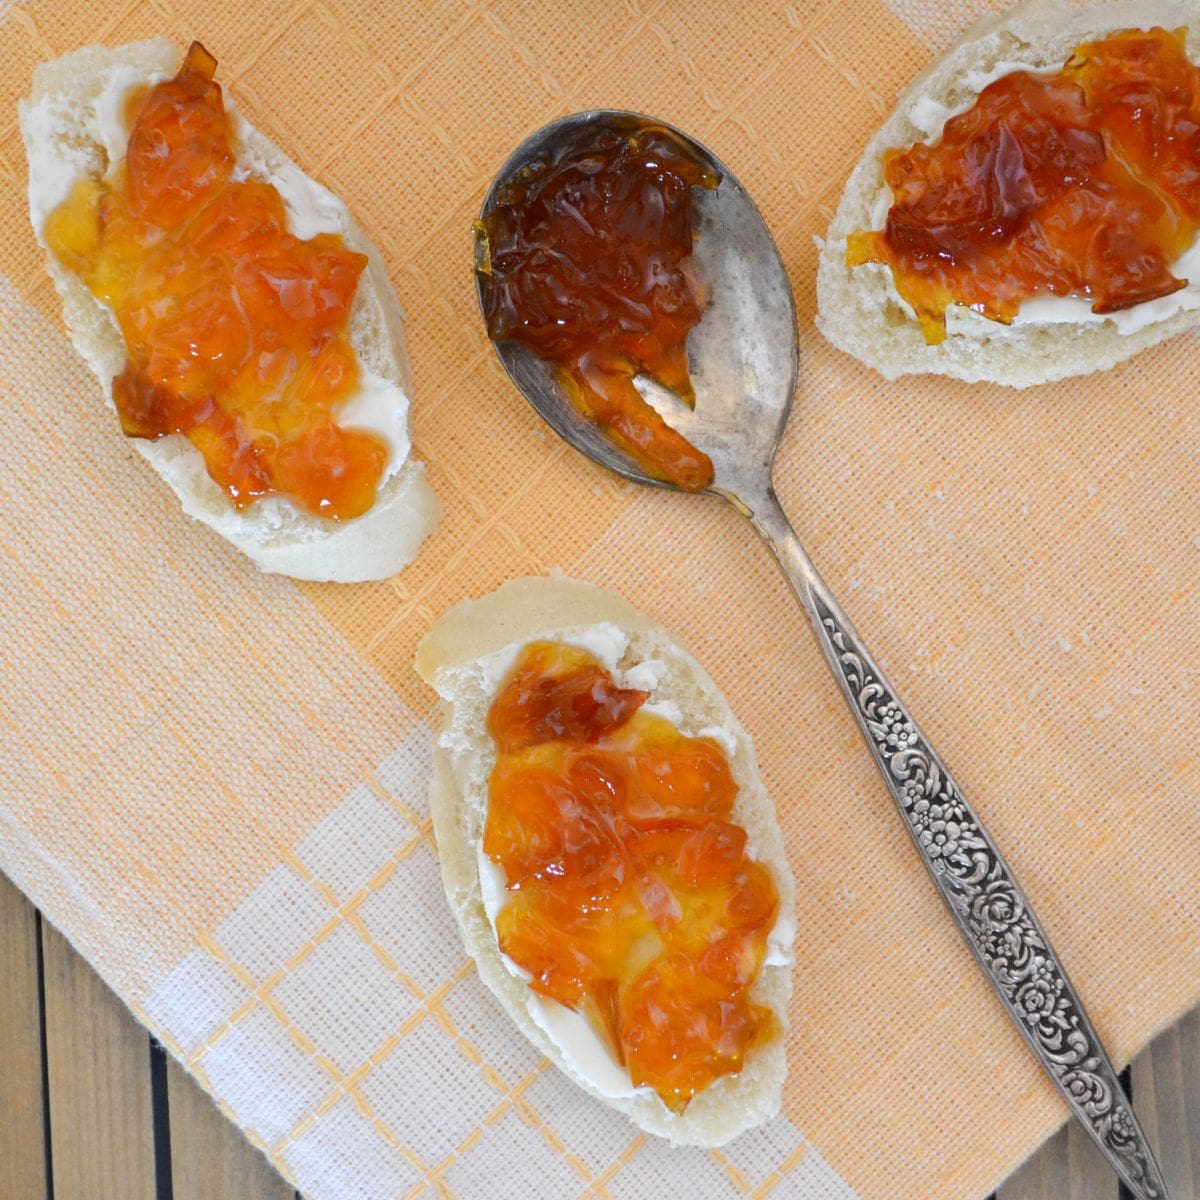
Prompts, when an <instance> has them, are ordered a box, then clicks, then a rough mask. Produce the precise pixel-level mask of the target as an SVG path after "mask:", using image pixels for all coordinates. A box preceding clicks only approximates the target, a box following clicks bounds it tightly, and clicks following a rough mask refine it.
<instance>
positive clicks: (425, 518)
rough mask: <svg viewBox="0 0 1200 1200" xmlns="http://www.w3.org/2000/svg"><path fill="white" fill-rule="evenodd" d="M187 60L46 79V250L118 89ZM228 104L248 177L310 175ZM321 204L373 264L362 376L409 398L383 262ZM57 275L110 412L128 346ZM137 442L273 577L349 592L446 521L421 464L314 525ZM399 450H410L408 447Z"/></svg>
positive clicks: (37, 187)
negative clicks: (50, 219) (59, 207)
mask: <svg viewBox="0 0 1200 1200" xmlns="http://www.w3.org/2000/svg"><path fill="white" fill-rule="evenodd" d="M182 59H183V54H182V51H181V50H180V49H179V47H177V46H175V45H174V44H172V43H171V42H169V41H166V40H164V39H162V38H156V39H153V40H151V41H146V42H133V43H130V44H129V45H125V46H118V47H116V48H114V49H108V48H106V47H103V46H89V47H86V48H85V49H82V50H77V51H75V52H74V53H73V54H68V55H66V56H64V57H63V58H59V59H55V60H54V61H52V62H48V63H43V64H41V65H40V66H39V67H38V68H37V69H36V71H35V72H34V76H33V92H32V94H31V96H30V97H29V99H28V100H27V101H23V102H22V103H21V104H20V105H19V112H20V122H21V132H22V135H23V137H24V140H25V152H26V155H27V156H28V159H29V203H30V218H31V220H32V222H33V227H34V232H35V233H36V235H37V238H38V241H39V242H41V244H42V245H45V240H44V237H43V232H42V231H43V227H44V223H45V218H46V215H47V214H48V213H49V212H50V211H51V210H52V209H53V208H54V207H55V205H56V204H57V203H58V202H60V201H61V200H63V199H65V197H66V196H67V194H68V193H69V192H70V189H71V186H72V184H73V183H74V181H75V180H76V179H78V178H80V177H81V176H83V175H87V174H92V175H96V176H100V175H102V174H103V173H104V172H105V171H106V170H107V169H108V167H109V162H108V153H107V151H106V149H105V142H104V130H103V128H102V116H101V113H100V111H99V102H100V99H101V97H102V96H103V95H104V94H105V91H106V88H107V87H108V85H109V83H110V81H112V80H113V79H114V78H119V79H120V80H121V81H122V83H124V82H125V81H126V80H128V81H129V82H131V83H132V82H135V81H136V80H138V79H141V80H145V81H150V80H153V79H157V78H165V77H169V76H171V75H173V74H174V73H175V72H176V71H177V70H178V69H179V64H180V63H181V62H182ZM225 105H226V109H227V110H228V111H229V113H230V115H231V118H233V121H234V125H235V128H237V129H238V132H239V143H240V144H239V145H238V146H237V147H236V149H237V153H238V165H239V167H240V168H242V169H244V170H245V171H246V172H247V173H248V174H249V175H250V176H252V177H254V178H258V179H262V180H265V181H267V182H278V181H279V180H280V179H281V178H283V177H284V176H287V175H289V174H293V173H294V175H293V177H294V176H302V172H300V168H299V167H297V166H296V165H295V163H293V162H292V161H291V159H289V158H288V157H287V156H286V155H285V154H284V153H283V152H282V151H281V150H279V149H278V148H277V147H276V146H275V145H273V144H272V143H271V142H270V141H269V140H268V139H267V138H265V137H264V136H263V135H262V134H261V133H259V132H258V131H257V130H255V129H253V128H252V127H251V126H249V125H248V124H247V123H246V122H244V121H240V120H239V119H238V118H237V114H236V109H235V106H234V105H233V103H232V102H231V100H230V98H229V97H228V95H226V97H225ZM320 199H321V211H322V214H323V215H324V216H325V217H326V218H328V219H332V220H333V221H334V222H335V223H337V224H338V225H340V230H339V232H341V234H342V236H343V238H344V239H345V241H346V244H347V245H348V246H349V247H350V248H351V249H353V250H356V251H358V252H359V253H362V254H365V255H367V257H368V259H369V264H368V266H367V269H366V271H364V273H363V275H362V278H361V280H360V282H359V286H358V291H357V294H356V296H355V300H354V306H353V308H352V310H351V315H350V335H351V341H352V343H353V345H354V348H355V350H356V351H357V353H358V356H359V361H360V363H361V366H362V369H363V371H364V373H367V372H369V373H371V374H373V375H375V376H378V377H380V379H381V380H388V381H391V382H392V383H394V384H396V385H397V386H398V387H399V388H400V389H402V391H403V392H405V393H407V392H408V390H409V378H408V362H407V359H406V357H405V353H404V340H403V334H402V331H401V315H400V309H399V306H398V304H397V302H396V297H395V294H394V292H393V291H392V288H391V285H390V283H389V282H388V278H387V272H386V270H385V268H384V266H383V262H382V260H381V259H380V257H379V253H378V251H377V250H376V249H375V248H374V247H373V246H372V245H371V243H370V242H369V241H368V240H367V239H366V237H365V236H364V235H363V233H362V231H361V230H360V229H359V228H358V227H357V225H355V223H354V221H353V220H352V219H351V217H350V214H349V212H347V210H346V207H345V205H343V204H342V203H341V201H339V200H337V199H336V198H334V197H333V196H332V195H330V194H329V193H328V192H325V191H324V189H320ZM47 266H48V268H49V271H50V275H51V277H52V278H53V280H54V285H55V287H56V288H57V289H58V292H59V295H60V296H61V297H62V302H63V316H64V318H65V320H66V324H67V328H68V330H69V331H70V334H71V339H72V341H73V342H74V344H75V347H76V349H77V350H78V351H79V353H80V354H82V355H83V357H84V358H85V359H86V360H87V363H88V365H89V366H90V367H91V368H92V370H93V371H94V372H95V374H96V377H97V379H99V381H100V385H101V387H102V388H103V390H104V396H105V399H106V401H107V402H108V404H109V406H110V407H112V406H113V399H112V380H113V377H114V376H115V375H117V374H119V373H120V371H121V370H122V368H123V366H124V363H125V344H124V342H123V340H122V338H121V335H120V332H119V331H118V329H117V327H116V323H115V321H114V320H113V317H112V314H111V313H110V312H109V310H108V309H107V308H106V307H105V306H104V305H103V304H101V303H100V302H99V301H98V300H96V299H95V298H94V297H93V296H92V294H91V292H89V291H88V289H87V287H86V286H85V285H84V284H83V282H82V281H81V280H80V279H79V278H78V277H76V276H75V275H74V274H73V273H72V272H71V271H68V270H67V269H66V268H65V267H63V266H62V265H61V264H60V263H59V262H58V261H57V259H55V258H54V256H53V255H52V254H49V253H48V254H47ZM114 429H115V430H116V426H115V423H114ZM118 432H119V431H118ZM132 441H133V444H134V445H135V446H136V447H137V449H138V451H139V452H140V453H141V454H142V456H143V457H144V458H146V459H147V460H148V461H149V462H150V463H151V465H152V466H153V467H154V468H155V470H156V471H158V473H159V474H160V475H161V476H162V477H163V479H164V480H166V482H167V483H168V484H170V486H171V487H172V488H173V489H174V491H175V493H176V495H177V496H178V497H179V500H180V503H181V504H182V505H183V508H184V511H185V512H187V513H188V514H189V515H191V516H193V517H195V518H196V519H197V520H199V521H203V522H204V524H205V525H208V526H209V527H210V528H212V529H215V530H216V531H217V533H219V534H220V535H221V536H222V537H224V538H227V539H228V540H229V541H231V542H232V543H233V544H234V545H235V546H237V547H238V549H240V550H242V551H244V552H245V553H246V554H248V555H249V556H250V557H251V558H252V559H253V560H254V561H255V562H256V563H257V564H258V565H259V566H260V567H261V568H262V569H263V570H264V571H276V572H280V573H282V574H285V575H291V576H293V577H294V578H296V579H319V580H332V581H337V582H343V583H348V582H354V581H357V580H364V579H382V578H386V577H387V576H389V575H392V574H394V573H395V572H396V571H398V570H399V569H400V568H401V567H403V566H404V565H405V564H406V563H408V562H410V561H411V560H412V558H413V557H414V556H415V555H416V552H417V548H418V547H419V546H420V544H421V542H422V541H423V539H424V538H425V537H426V536H427V535H428V534H429V533H431V532H432V531H433V529H434V528H435V526H436V524H437V520H438V516H439V513H440V508H439V505H438V502H437V498H436V497H435V496H434V494H433V492H432V490H431V489H430V487H429V484H428V483H427V482H426V480H425V469H424V466H423V465H422V464H421V463H419V462H416V461H415V460H413V459H412V458H411V457H406V458H405V459H404V460H403V464H402V465H401V466H400V467H399V469H398V470H396V471H394V473H392V474H391V475H390V476H389V477H387V478H386V479H385V480H384V481H383V483H382V485H381V487H380V489H379V493H378V495H377V497H376V500H375V504H374V505H373V506H372V507H371V509H370V510H369V511H368V512H366V513H365V514H363V516H361V517H358V518H357V519H355V520H352V521H343V522H339V523H334V522H330V521H325V520H322V519H321V518H319V517H310V516H309V515H307V514H306V513H303V512H301V511H300V510H299V509H298V508H297V507H296V506H295V505H293V504H291V503H290V502H289V501H287V500H283V499H280V498H278V497H268V498H267V499H265V500H260V501H259V502H258V503H256V504H254V505H252V506H251V507H250V508H249V509H247V510H245V511H244V512H238V511H237V510H236V509H235V508H234V507H233V505H232V504H231V503H230V502H229V500H228V499H227V498H226V496H225V493H224V492H223V491H222V490H221V488H220V487H218V486H217V484H216V483H214V482H213V480H212V479H211V478H209V475H208V473H207V471H206V470H205V469H204V460H203V458H202V457H201V455H200V452H199V451H198V450H196V449H195V448H194V447H193V446H192V445H191V443H190V442H188V441H187V440H186V438H184V437H183V436H182V435H174V436H171V437H165V438H160V439H159V440H157V441H149V440H147V439H144V438H134V439H132ZM401 449H402V450H403V451H405V452H406V451H407V447H406V446H405V447H402V448H401Z"/></svg>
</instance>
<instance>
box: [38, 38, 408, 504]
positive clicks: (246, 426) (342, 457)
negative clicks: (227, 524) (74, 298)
mask: <svg viewBox="0 0 1200 1200" xmlns="http://www.w3.org/2000/svg"><path fill="white" fill-rule="evenodd" d="M215 69H216V60H215V59H214V58H213V57H212V56H211V55H210V54H209V53H208V52H207V51H206V50H205V49H204V48H203V47H202V46H201V45H200V44H199V43H198V42H193V43H192V46H191V48H190V49H189V50H188V52H187V57H186V58H185V59H184V62H183V65H182V67H181V68H180V69H179V73H178V74H177V75H176V76H175V77H174V78H173V79H169V80H165V81H163V82H162V83H159V84H156V85H155V86H154V87H152V88H149V89H143V90H141V91H140V92H138V93H134V95H133V96H132V97H131V98H130V101H129V116H130V118H131V120H132V125H131V131H130V134H129V145H128V149H127V151H126V157H125V160H124V163H123V164H122V165H121V166H120V167H119V168H118V169H117V170H116V171H114V172H112V173H111V174H110V176H109V177H108V178H106V179H94V178H86V179H83V180H81V181H80V182H79V183H78V184H76V186H75V188H74V190H73V191H72V193H71V195H70V196H69V197H68V198H67V199H66V200H65V201H64V202H63V203H62V204H61V205H60V206H59V207H58V208H57V209H56V210H55V211H54V212H52V213H51V214H50V217H49V218H48V220H47V223H46V230H45V234H46V241H47V243H48V244H49V246H50V249H51V250H52V251H53V253H54V254H55V255H56V256H57V258H58V259H59V261H60V262H62V263H63V264H64V265H65V266H66V267H68V268H69V269H70V270H72V271H74V272H75V273H76V274H77V275H78V276H79V277H80V279H82V280H83V282H84V283H85V284H86V285H87V287H88V288H89V289H90V291H91V292H92V294H93V295H94V296H95V297H96V298H97V299H98V300H101V301H102V302H103V303H104V304H106V305H107V306H108V307H109V308H110V309H111V310H112V312H113V315H114V316H115V317H116V321H117V325H118V327H119V328H120V331H121V334H122V336H123V337H124V340H125V348H126V360H125V367H124V370H122V372H121V373H120V374H119V375H118V376H117V377H116V378H115V379H114V380H113V398H114V400H115V402H116V407H117V412H118V414H119V415H120V419H121V427H122V429H124V431H125V433H126V434H127V435H128V436H130V437H140V438H160V437H163V436H164V435H166V434H171V433H181V434H183V435H184V436H185V437H187V438H188V440H189V441H190V442H191V443H192V445H193V446H195V447H196V449H197V450H199V451H200V453H201V454H202V455H203V456H204V461H205V465H206V467H207V470H208V473H209V475H210V476H211V477H212V478H213V479H214V480H215V481H216V482H217V483H218V484H219V485H220V486H221V487H222V488H223V489H224V491H225V493H226V495H227V496H228V497H229V499H230V501H231V502H232V503H233V504H234V505H235V506H236V507H237V508H239V509H242V508H245V507H247V506H248V505H250V504H252V503H253V502H254V501H255V500H257V499H259V498H260V497H263V496H269V495H272V494H278V495H281V496H284V497H287V498H288V499H289V500H291V501H293V502H294V503H295V504H296V505H297V506H298V507H300V508H301V509H303V510H304V511H305V512H307V513H310V514H312V515H314V516H321V517H328V518H331V519H333V520H339V519H346V518H350V517H356V516H358V515H360V514H361V513H363V512H365V511H366V510H367V509H369V508H370V507H371V505H372V504H373V503H374V500H375V491H376V487H377V485H378V483H379V480H380V477H381V475H382V473H383V470H384V467H385V466H386V463H387V458H388V449H387V446H386V445H385V444H384V442H383V441H382V440H381V439H379V438H377V437H375V436H373V435H372V434H369V433H364V432H358V431H355V430H350V429H343V428H341V427H340V426H339V425H338V423H337V420H336V414H337V410H338V407H339V405H340V404H341V402H342V401H343V400H345V399H347V398H348V397H349V396H350V395H351V394H352V393H353V392H354V390H355V389H356V387H357V383H358V376H359V366H358V358H357V356H356V354H355V352H354V349H353V348H352V346H351V345H350V339H349V335H348V321H349V314H350V306H351V303H352V302H353V300H354V294H355V290H356V288H357V287H358V278H359V276H360V275H361V274H362V271H363V268H364V267H365V266H366V264H367V260H366V258H365V257H364V256H363V255H361V254H355V253H353V252H352V251H350V250H348V249H346V246H345V244H344V243H343V242H342V239H341V238H340V237H337V236H333V235H330V234H319V235H317V236H316V237H314V238H311V239H309V240H307V241H301V240H300V239H299V238H296V237H293V236H292V235H291V234H290V233H289V232H288V228H287V216H286V212H285V209H284V204H283V200H282V198H281V197H280V195H279V193H278V192H277V191H276V190H275V189H274V188H273V187H272V186H271V185H270V184H267V183H259V182H256V181H254V180H250V179H239V178H237V176H236V174H235V172H234V166H235V155H234V151H233V149H232V147H231V143H230V128H229V122H228V120H227V118H226V114H225V108H224V105H223V103H222V100H221V89H220V87H219V86H218V85H217V84H216V83H214V82H213V73H214V71H215Z"/></svg>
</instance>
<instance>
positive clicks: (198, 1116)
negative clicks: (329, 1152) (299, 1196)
mask: <svg viewBox="0 0 1200 1200" xmlns="http://www.w3.org/2000/svg"><path fill="white" fill-rule="evenodd" d="M167 1097H168V1111H169V1112H170V1117H171V1183H172V1193H173V1200H293V1197H294V1195H295V1193H294V1192H293V1191H292V1189H291V1188H290V1187H289V1186H288V1185H287V1184H286V1183H284V1181H283V1179H282V1178H281V1177H280V1176H279V1174H278V1173H277V1172H276V1171H275V1169H274V1168H273V1167H272V1166H271V1164H270V1163H269V1162H267V1160H266V1158H264V1157H263V1155H262V1154H260V1153H259V1152H258V1151H257V1150H255V1149H254V1147H253V1146H251V1145H250V1143H249V1142H248V1141H246V1139H245V1138H244V1137H242V1135H241V1134H240V1133H239V1132H238V1130H237V1129H236V1128H235V1127H234V1126H233V1125H232V1124H231V1123H230V1122H229V1121H228V1120H227V1119H226V1118H225V1116H224V1114H223V1113H222V1112H221V1111H220V1109H218V1108H217V1106H216V1105H215V1104H214V1103H213V1102H212V1100H211V1099H210V1098H209V1097H208V1095H207V1094H206V1093H205V1092H204V1090H203V1089H202V1088H201V1087H200V1085H199V1084H198V1083H196V1081H195V1080H194V1079H193V1078H192V1077H191V1076H190V1075H188V1073H187V1072H186V1071H185V1070H184V1069H183V1068H182V1067H181V1066H180V1065H179V1064H178V1063H177V1062H176V1061H175V1060H174V1059H171V1060H170V1061H169V1062H168V1063H167Z"/></svg>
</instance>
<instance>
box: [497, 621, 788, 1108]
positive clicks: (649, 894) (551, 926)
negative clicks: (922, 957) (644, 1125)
mask: <svg viewBox="0 0 1200 1200" xmlns="http://www.w3.org/2000/svg"><path fill="white" fill-rule="evenodd" d="M647 698H648V693H647V692H643V691H635V690H631V689H628V688H621V687H618V686H617V684H616V683H615V681H614V680H613V677H612V676H611V675H610V674H609V673H608V672H607V671H606V670H605V669H604V668H603V666H601V664H600V663H599V662H597V661H596V659H595V658H594V657H593V656H592V655H590V654H588V653H587V652H586V651H583V650H579V649H576V648H574V647H571V646H566V645H562V644H559V643H553V642H535V643H533V644H531V645H529V646H527V647H525V648H524V650H523V651H522V652H521V654H520V656H519V658H518V660H517V662H516V664H515V665H514V666H513V668H512V670H511V671H510V673H509V675H508V676H507V678H506V679H505V681H504V683H503V684H502V685H501V688H500V691H499V693H498V694H497V696H496V699H495V701H494V702H493V704H492V707H491V711H490V713H489V715H488V732H489V733H490V734H491V736H492V739H493V741H494V742H495V745H496V756H497V757H496V765H495V768H494V769H493V771H492V775H491V779H490V781H489V807H488V814H487V822H486V825H485V827H484V835H483V851H484V853H485V854H486V855H487V856H488V857H489V858H491V859H492V860H493V861H494V862H496V863H498V864H499V865H500V866H501V867H503V869H504V873H505V878H506V881H507V884H508V897H507V902H506V904H505V907H504V908H502V909H501V910H500V912H499V914H498V915H497V918H496V930H497V934H498V937H499V943H500V948H501V950H502V951H503V952H504V953H505V954H507V955H508V956H509V958H511V959H512V960H513V962H515V963H516V964H517V965H518V966H519V967H521V968H523V969H524V970H525V971H527V972H528V973H529V975H530V976H531V979H530V984H529V986H530V987H531V988H532V989H533V990H534V991H535V992H537V993H538V994H540V995H542V996H547V997H549V998H550V999H552V1000H556V1001H558V1002H559V1003H560V1004H563V1005H565V1006H566V1007H567V1008H570V1009H573V1010H575V1011H576V1012H579V1013H581V1014H583V1015H584V1016H586V1017H587V1018H588V1020H589V1021H590V1022H591V1024H592V1025H593V1027H594V1028H595V1029H596V1031H597V1032H598V1033H599V1034H600V1036H601V1037H602V1039H604V1040H605V1041H606V1043H607V1044H608V1045H609V1047H610V1048H611V1050H612V1051H613V1053H614V1055H615V1057H616V1058H617V1060H618V1061H619V1062H620V1063H621V1064H623V1066H624V1067H625V1068H626V1069H627V1070H628V1071H629V1076H630V1079H631V1081H632V1082H633V1084H634V1085H635V1086H642V1085H647V1086H649V1087H652V1088H654V1090H655V1091H656V1092H657V1093H658V1094H659V1096H661V1097H662V1099H663V1101H664V1102H665V1103H666V1104H667V1105H668V1106H669V1107H670V1108H672V1109H673V1110H674V1111H676V1112H682V1111H683V1110H684V1108H685V1107H686V1106H687V1104H688V1102H689V1101H690V1100H691V1098H692V1097H693V1096H695V1095H696V1093H697V1092H699V1091H701V1090H702V1089H703V1088H705V1087H707V1086H708V1084H710V1083H711V1082H712V1081H713V1080H714V1079H717V1078H718V1077H719V1076H722V1075H727V1074H731V1073H734V1072H736V1071H739V1070H740V1069H741V1066H742V1062H743V1059H744V1057H745V1055H746V1053H747V1051H748V1050H750V1049H751V1048H752V1047H754V1046H756V1045H758V1044H760V1043H761V1042H763V1041H765V1040H766V1039H767V1038H769V1037H770V1036H771V1035H772V1034H773V1033H774V1032H776V1031H777V1024H776V1022H775V1018H774V1017H773V1015H772V1013H771V1012H770V1010H769V1009H767V1008H765V1007H763V1006H761V1005H757V1004H754V1003H752V1002H751V1001H750V999H749V995H748V994H749V991H750V988H751V986H752V985H753V983H754V981H755V979H757V978H758V974H759V971H760V969H761V968H762V965H763V959H764V957H765V954H766V945H767V938H768V936H769V934H770V931H771V929H772V927H773V926H774V924H775V918H776V916H777V915H778V912H779V896H778V893H777V892H776V889H775V884H774V882H773V881H772V879H771V875H770V873H769V872H768V871H767V869H766V868H765V867H763V866H762V865H761V864H759V863H756V862H753V861H752V860H751V859H750V858H748V857H747V854H746V831H745V830H744V829H742V828H741V826H739V825H737V824H734V823H733V822H732V821H731V819H730V817H731V812H732V808H733V802H734V798H735V796H736V795H737V784H736V783H735V782H734V779H733V776H732V774H731V773H730V769H729V763H728V761H727V760H726V758H725V755H724V753H723V752H722V751H721V749H720V747H719V746H718V745H717V744H716V743H715V742H714V741H712V740H711V739H708V738H693V737H685V736H684V735H683V734H682V733H680V732H679V731H678V730H677V729H676V728H675V727H674V726H673V725H671V724H670V723H669V722H668V721H666V720H664V719H663V718H662V717H659V716H657V715H655V714H651V713H647V712H642V711H639V710H640V709H641V707H642V705H643V704H644V703H645V701H646V700H647Z"/></svg>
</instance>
